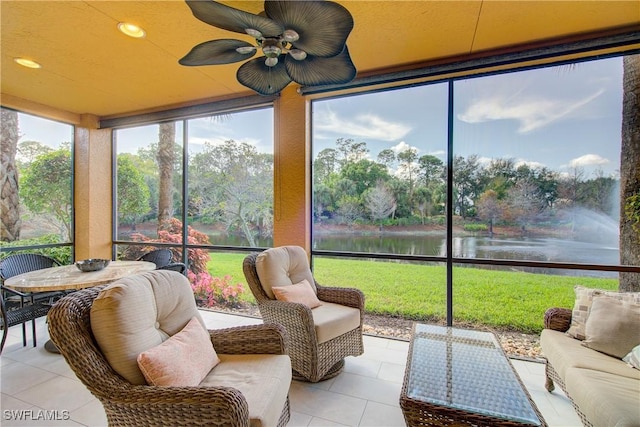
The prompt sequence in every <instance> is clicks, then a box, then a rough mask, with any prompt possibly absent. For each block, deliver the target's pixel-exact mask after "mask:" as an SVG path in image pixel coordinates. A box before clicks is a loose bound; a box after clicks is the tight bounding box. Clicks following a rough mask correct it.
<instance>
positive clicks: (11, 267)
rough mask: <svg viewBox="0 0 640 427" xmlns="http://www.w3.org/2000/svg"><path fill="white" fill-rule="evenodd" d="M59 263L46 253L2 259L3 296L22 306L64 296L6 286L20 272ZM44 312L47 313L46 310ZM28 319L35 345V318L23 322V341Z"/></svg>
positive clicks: (55, 265) (0, 270) (50, 301)
mask: <svg viewBox="0 0 640 427" xmlns="http://www.w3.org/2000/svg"><path fill="white" fill-rule="evenodd" d="M59 265H61V264H60V263H59V262H58V261H57V260H55V259H54V258H51V257H49V256H46V255H41V254H32V253H26V254H14V255H9V256H8V257H6V258H4V259H3V260H2V261H0V279H2V284H1V285H0V290H1V291H2V292H1V293H2V294H3V297H4V298H5V300H8V302H9V301H16V300H19V302H20V303H19V306H20V307H23V306H25V305H28V304H35V303H37V302H41V301H47V302H48V303H50V304H51V303H53V302H54V301H55V300H56V299H57V298H60V297H62V296H63V295H64V292H59V291H56V292H20V291H16V290H15V289H11V288H8V287H6V286H4V281H5V280H7V279H9V278H11V277H14V276H17V275H19V274H23V273H28V272H30V271H34V270H42V269H44V268H51V267H57V266H59ZM28 311H30V310H28V309H26V310H25V312H28ZM37 312H39V311H38V310H33V313H31V314H35V313H37ZM44 314H46V312H45V313H44ZM28 320H31V321H32V329H33V340H34V346H35V325H36V321H35V318H33V319H27V320H26V321H25V322H21V323H22V341H23V343H24V345H25V346H26V345H27V344H26V340H27V338H26V333H27V331H26V322H27V321H28ZM16 324H18V323H16Z"/></svg>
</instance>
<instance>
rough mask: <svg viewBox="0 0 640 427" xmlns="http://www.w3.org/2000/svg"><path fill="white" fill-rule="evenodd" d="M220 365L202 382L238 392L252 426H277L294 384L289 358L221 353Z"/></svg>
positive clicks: (204, 384) (202, 384)
mask: <svg viewBox="0 0 640 427" xmlns="http://www.w3.org/2000/svg"><path fill="white" fill-rule="evenodd" d="M218 356H219V357H220V364H218V365H217V366H216V367H215V368H213V370H212V371H211V372H210V373H209V375H207V376H206V377H205V378H204V380H202V382H201V383H200V385H201V386H225V387H233V388H235V389H237V390H239V391H240V392H241V393H242V395H243V396H244V397H245V399H246V400H247V404H248V405H249V418H250V425H251V426H252V427H271V426H276V425H277V423H278V419H279V418H280V414H281V413H282V409H283V408H284V405H285V402H286V399H287V394H288V393H289V386H290V385H291V360H290V359H289V356H286V355H272V354H259V355H253V354H233V355H231V354H219V355H218Z"/></svg>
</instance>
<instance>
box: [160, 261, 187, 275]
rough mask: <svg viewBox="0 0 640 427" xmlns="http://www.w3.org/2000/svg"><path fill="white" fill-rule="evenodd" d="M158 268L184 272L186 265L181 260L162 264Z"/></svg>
mask: <svg viewBox="0 0 640 427" xmlns="http://www.w3.org/2000/svg"><path fill="white" fill-rule="evenodd" d="M158 270H171V271H177V272H178V273H180V274H184V273H185V272H186V271H187V266H186V264H184V263H182V262H171V263H169V264H167V265H164V266H162V267H160V268H158Z"/></svg>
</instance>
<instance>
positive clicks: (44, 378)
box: [0, 311, 581, 427]
mask: <svg viewBox="0 0 640 427" xmlns="http://www.w3.org/2000/svg"><path fill="white" fill-rule="evenodd" d="M202 315H203V318H204V319H205V322H206V323H207V326H208V327H209V328H212V329H213V328H224V327H230V326H237V325H246V324H255V323H260V322H261V320H259V319H254V318H249V317H243V316H235V315H229V314H222V313H215V312H208V311H202ZM28 337H30V333H29V332H28ZM37 337H38V346H37V347H36V348H33V347H32V344H31V341H30V339H29V341H28V346H27V347H22V332H21V329H20V327H19V326H16V327H13V328H11V329H10V330H9V336H8V338H7V343H6V345H5V348H4V351H3V353H2V356H1V357H0V370H1V371H0V383H1V384H0V389H1V391H2V394H1V398H0V409H1V411H0V412H1V415H0V425H2V426H7V427H8V426H104V425H106V417H105V415H104V412H103V410H102V406H101V405H100V403H99V402H98V400H97V399H95V398H94V397H93V396H92V395H91V394H90V393H89V391H87V389H86V388H85V387H84V386H83V385H82V384H81V383H80V381H78V380H77V379H76V377H75V375H74V374H73V372H72V371H71V370H70V368H69V367H68V366H67V364H66V362H65V360H64V359H63V358H62V356H60V355H56V354H51V353H48V352H47V351H45V350H44V348H43V344H44V342H45V341H46V340H47V339H48V333H47V329H46V323H45V321H44V319H39V321H38V334H37ZM364 340H365V353H364V355H362V356H360V357H357V358H355V357H349V358H347V359H346V364H345V369H344V372H343V373H342V374H340V375H339V376H337V377H336V378H333V379H331V380H328V381H325V382H321V383H318V384H309V383H303V382H297V381H294V382H293V383H292V384H291V389H290V400H291V420H290V422H289V424H288V425H289V426H384V427H393V426H404V425H405V424H404V418H403V417H402V412H401V410H400V407H399V404H398V398H399V396H400V388H401V386H402V379H403V375H404V367H405V362H406V359H407V351H408V348H409V344H408V343H407V342H405V341H397V340H391V339H384V338H379V337H372V336H365V339H364ZM512 363H513V365H514V366H515V368H516V370H517V371H518V373H519V375H520V377H521V378H522V380H523V382H524V383H525V385H526V387H527V389H528V390H529V393H530V394H531V396H532V398H533V399H534V400H535V402H536V404H537V405H538V408H539V409H540V411H541V412H542V414H543V416H544V418H545V420H546V421H547V423H548V424H549V426H559V427H560V426H561V427H571V426H581V423H580V420H579V418H578V416H577V415H576V413H575V412H574V411H573V408H572V407H571V403H570V402H569V401H568V399H567V398H566V396H564V394H562V392H561V391H558V390H556V391H554V392H553V393H547V391H546V390H545V389H544V365H543V364H541V363H532V362H524V361H520V360H512ZM23 410H26V411H23ZM39 410H46V411H41V412H38V411H39ZM56 410H57V411H58V412H55V411H56ZM43 413H47V414H53V415H57V418H58V420H48V421H45V420H42V419H31V420H28V419H24V418H25V417H26V416H27V415H31V416H32V417H34V418H36V417H37V416H38V415H39V414H40V416H41V414H43ZM67 414H68V416H67ZM18 416H22V418H23V419H21V420H19V419H15V418H17V417H18ZM62 418H65V419H64V420H63V419H62Z"/></svg>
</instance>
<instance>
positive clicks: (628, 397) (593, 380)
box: [565, 368, 640, 427]
mask: <svg viewBox="0 0 640 427" xmlns="http://www.w3.org/2000/svg"><path fill="white" fill-rule="evenodd" d="M627 369H629V370H630V371H635V369H633V368H627ZM565 385H566V388H567V394H568V395H569V396H570V397H571V399H572V400H573V401H574V402H575V403H576V404H577V405H578V407H579V408H580V412H582V413H583V414H584V415H585V416H586V418H587V419H588V420H589V421H590V422H591V424H592V425H594V426H615V427H640V404H639V402H640V382H638V380H637V379H632V378H628V377H621V376H619V375H613V374H610V373H607V372H601V371H594V370H590V369H581V368H571V369H569V370H568V372H567V375H566V376H565Z"/></svg>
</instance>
